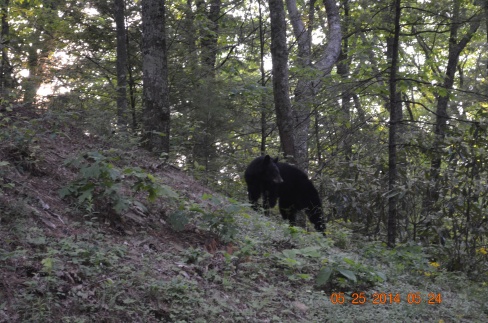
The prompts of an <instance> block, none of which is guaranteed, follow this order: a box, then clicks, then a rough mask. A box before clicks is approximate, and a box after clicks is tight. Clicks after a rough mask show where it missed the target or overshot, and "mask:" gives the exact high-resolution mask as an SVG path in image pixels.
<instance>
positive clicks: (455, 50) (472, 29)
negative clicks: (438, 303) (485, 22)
mask: <svg viewBox="0 0 488 323" xmlns="http://www.w3.org/2000/svg"><path fill="white" fill-rule="evenodd" d="M460 10H461V1H460V0H454V6H453V12H452V19H451V26H450V35H449V54H448V60H447V66H446V73H445V75H444V81H443V84H442V89H443V93H440V94H439V95H438V98H437V108H436V113H435V116H436V122H435V128H434V134H435V139H434V144H433V147H432V149H433V153H434V155H433V158H432V161H431V165H430V181H431V182H430V186H429V188H428V191H427V194H426V197H425V200H424V203H423V204H424V212H426V213H428V212H430V211H431V208H432V206H433V205H434V204H435V203H436V202H437V201H438V199H439V192H438V191H439V187H438V186H439V185H438V184H439V183H438V182H439V175H440V169H441V164H442V153H441V151H438V147H441V146H442V142H443V140H444V137H445V135H446V131H447V121H448V120H449V114H448V112H447V108H448V105H449V97H450V94H451V91H452V89H453V86H454V78H455V75H456V69H457V65H458V61H459V56H460V55H461V52H462V51H463V50H464V48H465V47H466V45H467V44H468V43H469V41H470V40H471V38H472V37H473V35H474V34H475V33H476V31H477V30H478V28H479V26H480V24H481V14H479V15H477V16H475V17H474V18H473V19H472V20H471V22H470V24H469V30H468V31H467V32H466V34H465V35H464V36H463V37H462V38H461V39H459V37H458V31H459V29H460V27H461V21H460V20H461V19H460Z"/></svg>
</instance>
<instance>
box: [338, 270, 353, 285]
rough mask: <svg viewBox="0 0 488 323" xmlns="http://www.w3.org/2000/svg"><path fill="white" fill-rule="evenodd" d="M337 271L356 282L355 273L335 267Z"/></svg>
mask: <svg viewBox="0 0 488 323" xmlns="http://www.w3.org/2000/svg"><path fill="white" fill-rule="evenodd" d="M337 271H338V272H339V273H340V274H341V275H342V276H344V277H346V278H347V279H349V280H352V281H353V282H357V278H356V275H354V273H353V272H352V271H350V270H347V269H343V268H337Z"/></svg>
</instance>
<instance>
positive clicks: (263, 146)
mask: <svg viewBox="0 0 488 323" xmlns="http://www.w3.org/2000/svg"><path fill="white" fill-rule="evenodd" d="M258 7H259V71H260V73H261V86H262V88H263V90H264V88H265V87H266V72H265V70H264V28H263V14H262V11H261V1H258ZM266 110H267V109H266V92H265V91H262V94H261V146H260V153H261V156H264V155H265V153H266V138H267V127H266V119H267V118H266Z"/></svg>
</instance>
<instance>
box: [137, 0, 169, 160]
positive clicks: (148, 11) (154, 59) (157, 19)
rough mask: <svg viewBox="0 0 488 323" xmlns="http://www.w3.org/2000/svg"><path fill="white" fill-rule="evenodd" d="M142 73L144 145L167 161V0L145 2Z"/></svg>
mask: <svg viewBox="0 0 488 323" xmlns="http://www.w3.org/2000/svg"><path fill="white" fill-rule="evenodd" d="M142 72H143V93H144V102H145V104H144V112H143V117H142V120H143V127H144V136H143V141H144V145H145V147H146V148H147V149H148V150H150V151H152V152H154V153H156V154H166V157H167V154H168V153H169V135H170V127H169V126H170V105H169V86H168V63H167V54H166V33H165V1H164V0H142Z"/></svg>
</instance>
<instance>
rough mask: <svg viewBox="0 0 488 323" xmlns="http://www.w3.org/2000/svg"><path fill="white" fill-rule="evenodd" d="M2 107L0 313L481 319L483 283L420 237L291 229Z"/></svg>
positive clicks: (53, 318) (99, 142)
mask: <svg viewBox="0 0 488 323" xmlns="http://www.w3.org/2000/svg"><path fill="white" fill-rule="evenodd" d="M2 113H3V117H2V116H0V118H2V119H1V121H0V127H1V128H0V130H1V138H3V139H2V141H1V142H0V322H158V321H163V322H374V321H379V322H387V321H388V322H488V305H487V303H486V296H487V295H488V293H487V292H488V288H487V286H486V283H480V282H472V281H469V280H468V279H467V278H466V277H465V275H463V274H462V273H449V272H444V271H441V270H438V267H437V264H436V263H435V262H433V261H429V257H428V256H427V255H426V254H425V253H424V252H423V250H422V249H421V248H420V247H419V246H416V245H402V246H399V247H398V248H396V249H395V250H389V249H388V248H386V247H385V246H384V245H383V244H382V243H380V242H375V241H369V240H368V239H366V238H365V237H363V236H361V235H359V234H355V233H353V232H352V230H350V229H348V228H347V226H346V225H345V224H343V223H329V224H328V227H327V237H323V236H322V235H320V234H318V233H315V232H306V231H305V230H302V229H300V228H289V227H288V225H287V224H286V223H284V222H283V221H282V220H281V219H280V217H279V215H277V214H276V213H275V214H274V215H273V216H272V217H270V218H265V217H264V216H262V215H260V214H257V213H256V212H254V211H252V210H251V209H250V208H249V207H248V205H247V204H246V203H244V201H241V202H238V201H235V200H233V199H232V198H229V197H225V196H222V195H221V194H218V193H216V192H213V191H212V190H211V189H209V188H208V187H205V186H204V185H202V184H200V183H199V182H198V181H196V180H195V179H193V178H192V177H190V176H188V175H187V174H185V173H184V172H183V171H181V170H179V169H177V168H176V167H173V166H169V165H165V164H163V163H162V162H161V161H160V160H159V159H158V158H155V157H154V156H151V155H150V154H149V153H147V152H146V151H144V150H142V149H140V148H137V145H134V144H133V143H128V141H127V140H126V142H125V143H123V141H122V140H120V139H117V138H111V139H110V138H108V139H107V138H104V139H101V138H97V137H94V136H90V135H87V134H86V133H85V131H84V130H83V129H82V127H81V126H79V125H78V122H77V120H76V119H74V118H70V117H64V118H61V117H59V116H53V115H50V114H48V113H42V114H35V113H26V112H25V111H24V112H22V111H18V110H16V111H13V112H7V111H3V112H2ZM2 128H3V129H2ZM241 187H242V185H241ZM240 196H243V195H242V194H241V195H240Z"/></svg>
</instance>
